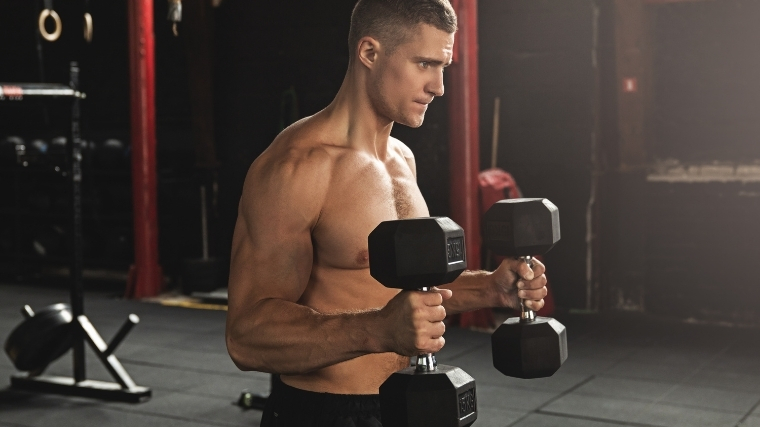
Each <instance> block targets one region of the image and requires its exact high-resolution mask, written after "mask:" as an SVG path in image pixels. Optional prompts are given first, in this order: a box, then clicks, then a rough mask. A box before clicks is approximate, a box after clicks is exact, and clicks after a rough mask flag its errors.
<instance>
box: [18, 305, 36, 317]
mask: <svg viewBox="0 0 760 427" xmlns="http://www.w3.org/2000/svg"><path fill="white" fill-rule="evenodd" d="M21 315H22V316H24V318H25V319H30V318H32V317H34V310H32V307H30V306H29V305H24V306H23V307H21Z"/></svg>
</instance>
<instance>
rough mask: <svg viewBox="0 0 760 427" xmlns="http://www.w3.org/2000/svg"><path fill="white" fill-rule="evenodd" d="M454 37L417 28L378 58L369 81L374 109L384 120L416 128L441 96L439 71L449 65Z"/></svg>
mask: <svg viewBox="0 0 760 427" xmlns="http://www.w3.org/2000/svg"><path fill="white" fill-rule="evenodd" d="M453 47H454V34H450V33H447V32H445V31H441V30H439V29H437V28H435V27H433V26H431V25H427V24H420V25H418V26H417V28H416V29H415V30H414V35H413V36H412V37H411V38H410V40H408V41H407V42H406V43H404V44H402V45H399V46H398V47H397V48H396V49H395V50H394V51H393V52H392V53H391V54H390V55H388V54H383V55H381V58H380V61H378V67H377V69H376V70H373V71H374V72H373V73H372V77H371V81H370V85H371V88H370V98H371V99H372V102H373V104H374V107H375V109H376V110H377V111H378V113H380V114H381V115H383V116H385V117H387V118H388V119H390V120H392V121H394V122H398V123H401V124H404V125H406V126H409V127H413V128H417V127H420V126H421V125H422V122H423V120H424V119H425V111H427V104H429V103H430V102H432V101H433V98H434V97H436V96H441V95H443V69H444V68H445V67H446V66H448V65H449V64H450V63H451V56H452V53H453Z"/></svg>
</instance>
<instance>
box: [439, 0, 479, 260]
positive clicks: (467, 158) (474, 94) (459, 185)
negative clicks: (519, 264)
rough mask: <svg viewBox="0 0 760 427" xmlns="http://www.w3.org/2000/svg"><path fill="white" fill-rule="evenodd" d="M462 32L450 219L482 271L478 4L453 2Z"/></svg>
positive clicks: (452, 115) (454, 84) (452, 83)
mask: <svg viewBox="0 0 760 427" xmlns="http://www.w3.org/2000/svg"><path fill="white" fill-rule="evenodd" d="M453 5H454V6H455V7H456V9H457V16H458V21H459V31H458V32H457V35H456V42H455V46H454V49H455V51H456V53H455V55H454V56H455V61H454V64H453V65H452V66H451V67H450V71H448V72H447V73H448V75H449V81H448V86H449V94H450V98H449V102H448V104H449V138H450V139H449V169H450V180H451V181H450V187H451V198H450V207H451V217H452V219H453V220H454V221H455V222H456V223H457V224H459V225H460V226H462V228H463V229H464V232H465V236H466V240H467V267H468V268H469V269H471V270H476V269H479V268H480V245H481V236H480V214H479V212H480V207H479V202H478V173H479V172H480V121H479V110H480V109H479V102H480V100H479V97H478V21H477V19H478V14H477V0H459V1H455V2H453Z"/></svg>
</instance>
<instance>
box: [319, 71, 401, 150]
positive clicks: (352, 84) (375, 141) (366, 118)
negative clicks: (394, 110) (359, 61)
mask: <svg viewBox="0 0 760 427" xmlns="http://www.w3.org/2000/svg"><path fill="white" fill-rule="evenodd" d="M358 74H360V72H357V71H356V70H351V69H350V70H349V71H348V73H346V77H345V78H344V79H343V84H341V87H340V90H339V91H338V94H337V95H336V96H335V99H333V101H332V102H331V103H330V105H328V106H327V108H325V109H324V110H323V111H322V112H321V113H320V114H324V117H325V120H327V121H328V122H330V124H331V126H335V128H334V131H335V132H336V133H337V134H338V135H339V138H340V140H342V141H343V143H344V144H345V145H346V146H347V147H350V148H354V149H356V150H361V151H366V152H367V153H370V154H372V155H373V156H375V157H377V158H378V159H380V160H384V159H385V157H386V155H387V153H388V141H389V139H390V135H391V130H392V129H393V121H391V120H389V119H388V118H386V117H383V116H381V115H380V114H378V113H377V111H376V110H375V108H374V107H373V105H372V102H371V101H370V99H369V96H368V94H367V91H368V90H369V88H368V87H367V84H366V80H365V78H364V76H361V75H358Z"/></svg>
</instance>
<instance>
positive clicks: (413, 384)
mask: <svg viewBox="0 0 760 427" xmlns="http://www.w3.org/2000/svg"><path fill="white" fill-rule="evenodd" d="M369 266H370V267H369V268H370V274H371V275H372V277H374V278H375V279H376V280H377V281H379V282H380V283H382V284H383V285H385V286H387V287H389V288H396V289H403V290H409V291H428V290H429V289H430V288H431V287H433V286H437V285H442V284H445V283H450V282H452V281H454V279H456V278H457V277H459V275H460V274H461V273H462V271H464V269H465V268H467V261H466V259H465V246H464V231H463V230H462V228H461V227H459V226H458V225H457V224H456V223H455V222H454V221H452V220H450V219H449V218H414V219H403V220H397V221H386V222H383V223H381V224H380V225H378V226H377V228H375V230H374V231H372V233H371V234H370V235H369ZM380 409H381V411H382V420H383V425H386V426H393V427H418V426H419V427H422V426H425V427H430V426H435V427H464V426H468V425H470V424H472V423H473V422H475V420H476V419H477V417H478V413H477V396H476V394H475V380H474V379H473V378H472V377H471V376H469V375H468V374H467V373H466V372H465V371H463V370H462V369H459V368H457V367H454V366H445V365H438V364H437V363H436V361H435V356H434V355H432V354H423V355H419V356H418V357H417V365H416V366H412V367H409V368H406V369H402V370H401V371H398V372H396V373H394V374H393V375H391V376H390V378H388V380H387V381H385V383H383V385H381V386H380Z"/></svg>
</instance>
